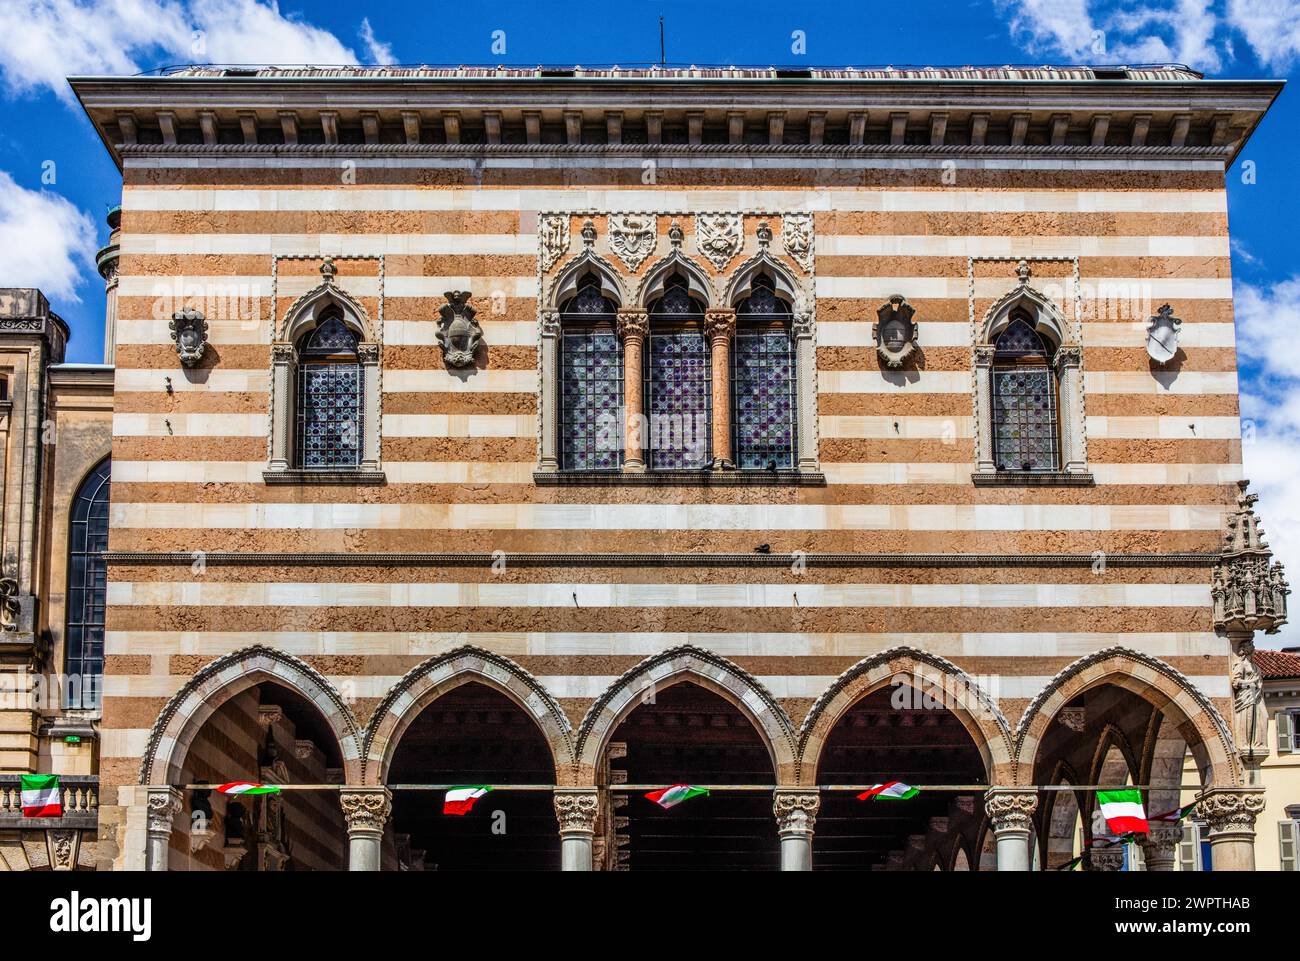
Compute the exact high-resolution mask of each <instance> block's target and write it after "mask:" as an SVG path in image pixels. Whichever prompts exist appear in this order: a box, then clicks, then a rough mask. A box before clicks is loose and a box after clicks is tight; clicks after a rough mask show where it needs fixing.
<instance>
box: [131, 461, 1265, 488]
mask: <svg viewBox="0 0 1300 961" xmlns="http://www.w3.org/2000/svg"><path fill="white" fill-rule="evenodd" d="M536 467H537V465H536V464H534V463H533V462H532V461H512V462H493V461H391V460H390V461H386V462H385V463H384V473H385V475H386V477H387V480H388V483H389V484H390V485H391V484H532V483H533V471H534V470H536ZM972 469H973V468H972V466H971V465H970V464H949V463H938V462H934V463H881V462H878V461H876V462H870V463H847V462H843V463H824V464H822V471H823V472H824V473H825V474H826V480H827V483H829V484H960V485H962V486H969V484H970V482H971V480H970V475H971V471H972ZM1088 469H1089V470H1090V471H1091V472H1092V474H1093V476H1094V477H1095V478H1096V480H1097V483H1098V484H1233V483H1236V482H1237V481H1238V480H1240V479H1241V477H1242V467H1241V465H1240V464H1102V463H1095V462H1090V463H1089V464H1088ZM264 470H266V462H265V461H260V460H258V461H173V460H166V461H130V460H114V461H113V479H114V480H115V481H118V482H121V483H133V484H141V483H159V484H177V483H179V484H215V483H225V484H261V483H262V472H263V471H264Z"/></svg>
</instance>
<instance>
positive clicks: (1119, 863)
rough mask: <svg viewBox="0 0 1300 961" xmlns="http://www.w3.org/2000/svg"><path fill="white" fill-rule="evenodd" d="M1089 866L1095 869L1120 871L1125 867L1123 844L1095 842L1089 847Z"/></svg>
mask: <svg viewBox="0 0 1300 961" xmlns="http://www.w3.org/2000/svg"><path fill="white" fill-rule="evenodd" d="M1088 866H1089V868H1091V869H1092V870H1093V871H1118V870H1120V869H1121V868H1122V867H1124V845H1123V844H1094V845H1093V846H1092V847H1090V848H1088Z"/></svg>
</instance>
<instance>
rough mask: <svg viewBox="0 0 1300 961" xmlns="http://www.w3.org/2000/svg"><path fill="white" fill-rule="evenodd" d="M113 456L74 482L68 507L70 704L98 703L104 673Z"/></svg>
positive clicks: (65, 641)
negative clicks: (75, 488)
mask: <svg viewBox="0 0 1300 961" xmlns="http://www.w3.org/2000/svg"><path fill="white" fill-rule="evenodd" d="M111 484H112V460H111V459H110V458H107V457H106V458H104V459H103V460H102V461H100V462H99V463H98V464H96V465H95V466H94V468H92V469H91V470H90V471H89V473H87V474H86V476H85V477H84V478H83V479H82V481H81V483H80V484H79V485H78V486H77V491H76V493H75V494H74V495H73V498H72V505H71V508H70V510H69V512H68V586H67V594H66V598H67V603H66V606H65V617H64V631H63V669H64V673H65V675H66V676H67V678H68V684H67V685H66V688H65V689H66V691H67V693H68V695H69V697H70V698H71V701H70V702H69V703H65V704H64V706H65V707H68V708H74V709H75V708H86V709H90V708H95V707H98V706H99V701H100V696H101V693H102V689H103V676H104V610H105V605H106V602H107V598H106V595H107V591H108V563H107V561H106V560H105V559H104V551H106V550H108V520H109V515H108V511H109V494H110V491H111Z"/></svg>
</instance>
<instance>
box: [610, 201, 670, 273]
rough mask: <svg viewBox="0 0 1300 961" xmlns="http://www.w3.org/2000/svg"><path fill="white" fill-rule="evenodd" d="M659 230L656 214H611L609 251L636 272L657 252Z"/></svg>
mask: <svg viewBox="0 0 1300 961" xmlns="http://www.w3.org/2000/svg"><path fill="white" fill-rule="evenodd" d="M658 230H659V226H658V223H657V221H656V220H655V216H654V214H610V215H609V249H610V250H612V251H613V252H614V256H615V257H617V258H618V259H619V260H621V261H623V263H624V264H626V265H627V269H628V270H636V269H637V268H638V267H640V266H641V265H642V264H643V263H645V259H646V258H647V257H649V256H650V255H651V254H652V253H654V252H655V245H656V244H657V242H658V240H659V237H658Z"/></svg>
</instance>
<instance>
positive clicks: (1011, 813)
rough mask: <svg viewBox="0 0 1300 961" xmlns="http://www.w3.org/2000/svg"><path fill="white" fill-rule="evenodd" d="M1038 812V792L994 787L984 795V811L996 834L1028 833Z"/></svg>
mask: <svg viewBox="0 0 1300 961" xmlns="http://www.w3.org/2000/svg"><path fill="white" fill-rule="evenodd" d="M1037 810H1038V792H1037V791H1033V790H1026V789H1024V788H1014V787H992V788H989V789H988V791H987V792H986V793H985V794H984V811H985V813H987V814H988V816H989V820H991V821H992V822H993V830H994V832H1000V831H1008V830H1023V831H1028V830H1029V829H1030V828H1031V827H1032V822H1033V817H1034V812H1035V811H1037Z"/></svg>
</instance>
